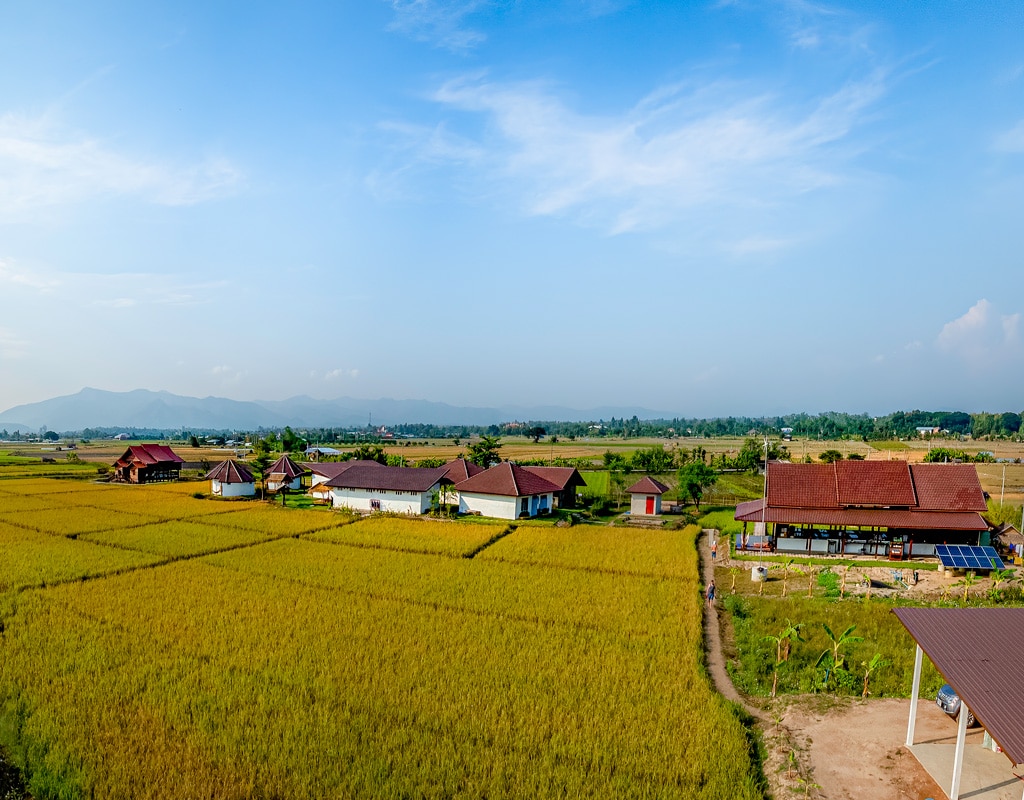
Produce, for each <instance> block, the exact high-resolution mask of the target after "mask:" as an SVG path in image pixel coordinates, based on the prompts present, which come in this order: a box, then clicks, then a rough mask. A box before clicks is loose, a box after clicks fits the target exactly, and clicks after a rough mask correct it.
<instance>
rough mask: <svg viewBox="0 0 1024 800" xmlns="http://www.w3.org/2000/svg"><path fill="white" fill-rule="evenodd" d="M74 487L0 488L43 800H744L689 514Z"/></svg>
mask: <svg viewBox="0 0 1024 800" xmlns="http://www.w3.org/2000/svg"><path fill="white" fill-rule="evenodd" d="M41 483H51V484H53V491H52V492H47V491H45V487H44V486H42V485H41ZM22 484H23V485H24V486H23V487H22V486H21V485H22ZM84 486H86V484H83V485H82V487H83V488H82V489H81V490H78V487H74V489H73V490H69V485H68V484H67V482H58V481H44V482H38V481H15V480H12V481H5V482H4V485H3V491H2V492H0V548H2V550H3V552H4V554H5V556H7V555H8V554H16V557H15V558H8V557H5V558H4V559H3V561H2V563H0V622H2V630H3V634H2V636H0V743H2V745H3V746H4V748H5V749H6V751H7V755H8V757H9V760H11V761H12V763H14V764H15V765H16V766H17V767H18V768H19V769H20V770H21V771H22V772H23V774H24V776H25V778H26V780H27V783H28V786H29V789H30V790H31V791H32V793H33V796H34V797H35V798H37V800H44V798H50V797H54V798H56V797H60V798H79V797H82V798H85V797H125V796H137V797H152V798H165V797H166V798H172V797H174V798H179V797H218V798H251V797H276V798H307V797H381V798H385V797H387V798H391V797H400V796H406V797H472V798H477V797H483V796H500V797H522V798H527V797H529V798H534V797H565V796H576V797H610V796H615V797H666V798H672V797H678V798H722V799H723V800H725V798H729V800H732V798H761V797H763V796H764V792H763V789H762V788H761V787H762V779H761V776H760V774H759V769H758V765H757V764H756V763H755V761H754V759H753V757H752V755H751V747H750V743H749V741H748V736H747V732H746V730H745V729H744V727H743V725H742V723H741V722H740V720H739V719H738V718H737V717H736V715H735V713H734V712H733V710H732V709H731V708H730V707H729V706H728V704H727V703H725V702H724V701H723V700H722V699H721V698H720V697H719V696H718V695H716V694H715V693H714V692H713V691H712V689H711V687H710V685H709V683H708V680H707V678H706V676H705V674H704V671H703V666H702V653H701V622H700V620H701V617H700V615H701V599H700V591H699V586H698V583H697V581H698V578H697V562H696V555H695V551H694V537H695V535H696V528H690V529H687V530H683V531H643V532H636V531H630V530H623V529H619V528H596V527H595V528H584V527H579V526H577V527H574V528H554V527H551V528H541V527H521V528H514V527H510V526H507V525H505V524H482V523H481V524H478V523H462V522H454V523H453V522H442V521H430V520H419V519H401V518H392V517H373V518H369V519H366V520H361V521H357V522H351V520H350V518H349V517H347V516H344V515H341V514H337V513H332V512H329V511H324V510H297V509H281V508H278V507H275V506H271V505H269V504H265V503H258V502H251V503H242V504H235V503H224V502H221V501H214V500H197V499H195V498H192V497H190V496H189V494H188V493H187V492H182V491H180V490H177V488H176V489H175V490H169V487H108V486H104V487H91V488H89V489H85V488H84ZM193 486H195V485H194V484H193ZM21 488H24V489H25V491H20V489H21ZM118 493H120V495H121V496H123V497H124V498H125V502H124V504H123V505H120V504H119V503H118V502H117V501H116V499H117V497H118ZM94 495H95V496H94ZM36 499H45V505H44V506H43V507H39V506H38V505H35V504H33V503H31V502H28V501H29V500H36ZM238 506H241V507H240V508H239V507H238ZM207 508H212V509H216V511H215V512H211V513H205V511H206V509H207ZM200 509H202V510H200ZM225 509H226V510H225ZM176 511H177V512H178V513H176ZM104 514H106V515H107V516H106V517H105V518H104V517H103V515H104ZM151 518H152V519H151ZM103 519H106V520H107V522H106V524H104V523H103ZM69 536H75V537H77V538H69ZM481 548H482V549H481ZM467 556H472V557H467ZM86 579H87V580H86Z"/></svg>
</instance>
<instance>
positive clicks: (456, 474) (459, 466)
mask: <svg viewBox="0 0 1024 800" xmlns="http://www.w3.org/2000/svg"><path fill="white" fill-rule="evenodd" d="M442 466H444V467H445V468H446V469H447V470H448V472H447V473H446V474H447V475H448V478H449V479H450V480H451V482H452V483H459V482H460V481H464V480H467V479H469V478H472V477H473V476H474V475H479V474H480V473H481V472H483V471H484V468H483V467H481V466H480V465H479V464H474V463H473V462H472V461H466V459H464V458H456V459H455V460H454V461H449V462H448V463H447V464H443V465H442Z"/></svg>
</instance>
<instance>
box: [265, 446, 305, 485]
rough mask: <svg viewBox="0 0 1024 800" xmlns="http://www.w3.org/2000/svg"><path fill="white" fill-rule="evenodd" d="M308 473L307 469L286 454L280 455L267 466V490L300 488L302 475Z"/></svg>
mask: <svg viewBox="0 0 1024 800" xmlns="http://www.w3.org/2000/svg"><path fill="white" fill-rule="evenodd" d="M308 474H309V470H308V469H305V468H304V467H300V466H299V465H298V464H296V463H295V462H294V461H292V460H291V458H289V457H288V456H286V455H285V456H281V457H280V458H279V459H277V461H275V462H274V463H273V464H271V465H270V466H269V467H267V472H266V475H267V491H268V492H278V491H280V490H281V489H301V488H302V476H303V475H308Z"/></svg>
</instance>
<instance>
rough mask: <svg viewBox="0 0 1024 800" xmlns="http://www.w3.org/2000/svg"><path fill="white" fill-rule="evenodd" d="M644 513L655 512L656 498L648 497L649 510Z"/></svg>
mask: <svg viewBox="0 0 1024 800" xmlns="http://www.w3.org/2000/svg"><path fill="white" fill-rule="evenodd" d="M644 513H645V514H653V513H654V498H653V497H648V498H647V510H646V511H644Z"/></svg>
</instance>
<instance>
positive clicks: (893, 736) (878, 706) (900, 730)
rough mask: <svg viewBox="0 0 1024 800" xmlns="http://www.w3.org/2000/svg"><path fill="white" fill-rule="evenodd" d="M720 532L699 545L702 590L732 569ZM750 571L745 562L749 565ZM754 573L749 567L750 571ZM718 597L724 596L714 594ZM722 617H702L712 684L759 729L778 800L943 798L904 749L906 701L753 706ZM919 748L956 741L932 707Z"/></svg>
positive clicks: (922, 721)
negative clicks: (732, 661) (742, 688)
mask: <svg viewBox="0 0 1024 800" xmlns="http://www.w3.org/2000/svg"><path fill="white" fill-rule="evenodd" d="M717 536H718V532H717V531H714V530H711V529H705V530H704V531H703V532H702V535H701V536H700V537H699V539H698V552H699V555H700V565H701V577H702V579H703V582H704V585H705V586H707V585H708V582H709V581H711V580H712V578H713V577H714V570H715V567H716V566H727V565H728V558H727V557H724V556H723V554H722V552H721V551H719V554H718V558H717V559H716V560H712V558H711V542H712V541H714V540H715V538H716V537H717ZM744 563H745V562H744ZM748 566H749V565H748ZM717 594H718V595H719V596H721V589H719V592H718V593H717ZM726 624H727V621H726V619H725V616H724V612H721V610H720V609H718V608H716V613H711V614H705V615H704V645H705V648H704V652H705V654H706V660H707V669H708V673H709V675H710V676H711V680H712V682H713V684H714V686H715V688H716V689H717V690H718V692H719V693H720V694H722V696H724V697H725V698H727V699H729V700H732V701H734V702H736V703H738V704H739V705H740V706H741V707H742V708H744V709H745V710H746V711H747V713H749V714H750V715H751V716H752V717H753V718H754V719H755V720H756V721H757V722H756V727H757V730H758V733H759V734H760V736H761V740H762V742H763V743H764V759H765V760H764V764H763V765H762V766H763V769H764V773H765V778H766V779H767V781H768V785H769V788H770V791H771V795H772V797H773V798H774V800H783V798H789V797H812V798H820V799H824V800H862V799H864V800H867V798H870V800H928V798H936V799H937V800H938V799H940V798H944V797H945V796H946V795H945V794H944V793H943V791H942V790H941V789H940V788H939V787H938V786H937V785H936V784H935V782H934V781H933V780H932V779H931V777H930V776H929V775H928V773H927V772H925V770H924V768H923V767H921V765H920V764H919V763H918V761H917V759H916V758H914V756H913V755H912V754H911V753H910V752H909V751H908V750H907V748H906V747H904V746H903V739H904V737H905V735H906V726H907V717H908V713H909V703H908V701H907V700H899V699H881V700H868V701H861V700H857V699H852V698H843V699H836V698H832V697H827V696H822V695H811V696H800V697H785V698H778V699H776V700H769V699H767V698H749V697H745V696H743V695H741V694H740V693H739V692H738V691H737V690H736V687H735V686H733V683H732V680H731V679H730V678H729V672H728V669H727V667H726V659H725V654H724V652H723V648H722V641H723V640H722V628H723V626H724V625H726ZM918 709H919V711H918V728H919V737H918V740H919V741H920V740H922V737H923V738H924V739H928V738H936V739H938V738H942V737H945V736H951V735H952V736H955V733H956V726H955V725H954V724H952V723H951V722H950V720H949V719H947V718H946V716H945V715H944V714H942V712H941V711H940V710H939V709H938V708H937V707H936V706H935V704H934V703H932V702H930V701H929V700H921V701H920V705H919V706H918Z"/></svg>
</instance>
